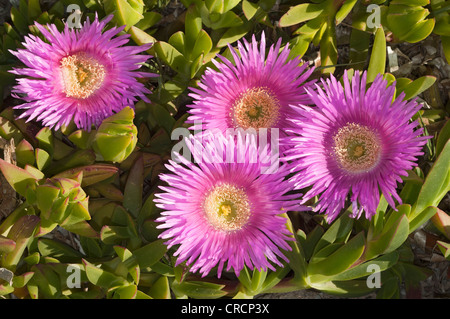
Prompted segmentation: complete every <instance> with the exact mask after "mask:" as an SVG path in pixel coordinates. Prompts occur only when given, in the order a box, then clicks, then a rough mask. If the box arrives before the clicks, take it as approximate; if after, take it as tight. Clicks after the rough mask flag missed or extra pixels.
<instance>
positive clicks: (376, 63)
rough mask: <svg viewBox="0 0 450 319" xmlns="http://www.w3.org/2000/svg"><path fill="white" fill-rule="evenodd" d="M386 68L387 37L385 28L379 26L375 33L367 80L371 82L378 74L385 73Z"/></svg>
mask: <svg viewBox="0 0 450 319" xmlns="http://www.w3.org/2000/svg"><path fill="white" fill-rule="evenodd" d="M385 68H386V38H385V35H384V31H383V28H378V29H377V31H376V33H375V41H374V43H373V48H372V53H371V56H370V61H369V68H368V69H367V82H368V83H371V82H373V81H374V80H375V77H376V76H377V75H378V74H384V71H385Z"/></svg>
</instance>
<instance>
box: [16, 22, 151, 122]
mask: <svg viewBox="0 0 450 319" xmlns="http://www.w3.org/2000/svg"><path fill="white" fill-rule="evenodd" d="M112 17H113V16H112V15H110V16H108V17H106V18H105V19H103V20H102V21H98V18H97V17H96V18H95V19H94V21H93V22H92V23H91V22H90V21H89V19H87V21H86V22H85V23H84V24H83V26H82V28H81V29H69V27H68V26H67V25H66V27H65V29H64V31H63V32H59V31H58V30H57V28H56V26H55V25H47V28H46V27H44V26H42V25H40V24H38V23H36V24H35V25H36V27H37V28H38V29H39V31H40V32H41V33H42V35H43V36H44V37H45V38H46V39H47V41H48V43H47V42H44V41H43V40H41V39H40V38H39V37H37V36H34V35H32V34H30V35H28V36H27V37H25V42H24V43H23V45H24V47H25V49H19V50H18V51H17V52H12V53H13V54H14V55H15V56H16V57H18V58H19V59H20V60H21V61H22V62H23V63H24V64H25V66H26V67H24V68H15V69H14V70H13V71H11V72H12V73H14V74H17V75H23V76H26V77H22V78H19V79H18V80H17V81H18V84H17V85H16V86H15V87H14V89H13V92H14V94H15V95H14V96H15V97H18V98H22V99H23V100H25V101H26V103H24V104H22V105H19V106H17V107H16V108H17V109H24V110H25V111H24V112H23V113H22V114H21V115H20V118H27V121H31V120H37V121H42V124H43V125H44V126H47V127H51V128H54V129H56V130H57V129H59V128H60V127H61V126H63V125H64V126H67V125H68V124H69V123H70V122H71V121H72V120H73V121H74V123H75V124H76V126H77V127H78V128H81V129H85V130H90V129H91V127H92V125H94V126H98V125H99V124H100V123H101V122H102V120H103V119H105V118H106V117H108V116H110V115H112V114H113V113H115V112H118V111H120V110H121V109H123V108H124V107H126V106H133V105H134V102H135V101H136V100H137V99H136V96H137V97H139V98H141V99H142V100H144V101H146V102H150V101H149V99H148V98H147V97H146V96H145V94H150V93H151V92H150V90H148V89H147V88H146V87H145V86H144V84H142V83H140V82H138V81H137V79H136V78H142V77H150V76H155V75H154V74H151V73H145V72H137V71H135V70H137V69H139V68H140V67H141V66H142V63H144V62H145V61H146V60H148V58H149V57H150V56H149V55H144V54H138V53H141V52H143V51H146V50H148V49H149V47H150V46H151V44H146V45H142V46H124V44H126V43H127V42H128V37H129V35H128V34H124V35H120V36H117V37H115V38H113V37H114V36H115V35H117V34H118V33H119V32H121V31H122V30H123V29H124V27H125V26H122V27H119V28H117V27H113V28H111V29H109V30H107V31H105V32H103V29H104V28H105V26H106V24H107V23H108V22H109V21H110V20H111V19H112Z"/></svg>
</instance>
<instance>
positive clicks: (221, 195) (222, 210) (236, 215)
mask: <svg viewBox="0 0 450 319" xmlns="http://www.w3.org/2000/svg"><path fill="white" fill-rule="evenodd" d="M203 210H204V212H205V214H206V218H207V219H208V221H209V222H210V223H211V225H212V226H214V228H216V229H219V230H224V231H233V230H239V229H241V228H242V227H243V226H244V225H245V224H246V223H247V221H248V219H249V217H250V211H251V210H250V203H249V200H248V197H247V194H246V193H245V191H244V189H242V188H238V187H236V186H233V185H231V184H219V185H217V186H215V187H214V188H213V189H212V190H211V191H210V192H209V193H208V195H207V196H206V198H205V202H204V203H203Z"/></svg>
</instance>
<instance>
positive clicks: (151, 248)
mask: <svg viewBox="0 0 450 319" xmlns="http://www.w3.org/2000/svg"><path fill="white" fill-rule="evenodd" d="M166 251H167V246H166V245H165V244H164V241H163V240H161V239H160V240H157V241H154V242H151V243H150V244H147V245H145V246H142V247H141V248H138V249H136V250H135V251H133V255H134V256H135V257H136V259H137V261H138V263H139V267H140V268H141V269H145V268H147V267H151V266H153V265H154V264H155V263H157V262H158V261H159V260H160V259H161V258H162V257H163V256H164V255H165V253H166Z"/></svg>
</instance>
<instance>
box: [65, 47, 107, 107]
mask: <svg viewBox="0 0 450 319" xmlns="http://www.w3.org/2000/svg"><path fill="white" fill-rule="evenodd" d="M60 70H61V77H62V82H63V91H64V93H65V94H66V96H67V97H74V98H78V99H86V98H88V97H89V96H91V95H92V94H94V92H95V91H97V89H98V88H99V87H100V86H101V85H102V83H103V80H104V79H105V67H104V66H103V65H102V64H100V63H98V62H97V61H96V60H95V59H93V58H90V57H88V56H87V55H86V54H84V53H77V54H73V55H69V56H67V57H64V58H62V59H61V66H60Z"/></svg>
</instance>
